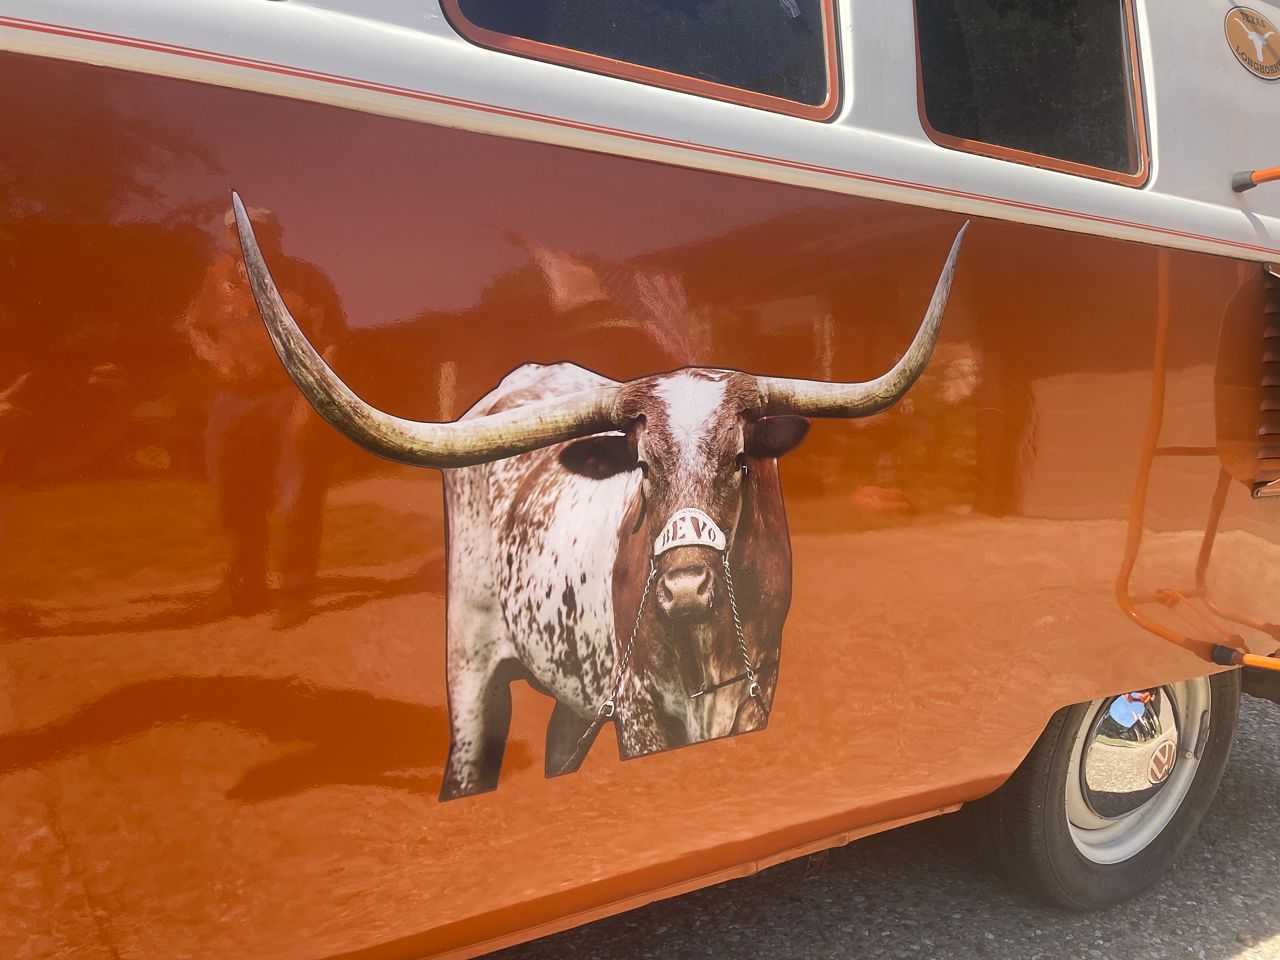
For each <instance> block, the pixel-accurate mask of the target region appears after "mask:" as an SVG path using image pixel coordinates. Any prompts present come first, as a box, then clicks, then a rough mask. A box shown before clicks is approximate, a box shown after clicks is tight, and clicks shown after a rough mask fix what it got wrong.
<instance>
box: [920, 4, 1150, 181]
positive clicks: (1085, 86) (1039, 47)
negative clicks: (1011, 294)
mask: <svg viewBox="0 0 1280 960" xmlns="http://www.w3.org/2000/svg"><path fill="white" fill-rule="evenodd" d="M916 28H917V32H918V35H919V45H920V80H921V85H922V94H923V96H922V100H923V104H922V105H923V108H924V119H925V120H926V121H927V123H926V126H927V127H930V128H932V129H931V130H930V133H931V134H932V135H934V139H936V140H938V141H939V142H941V143H943V144H945V145H947V146H953V147H959V148H961V149H972V150H974V151H975V152H982V153H994V154H996V155H998V156H1002V155H1003V156H1008V158H1009V159H1015V160H1023V161H1024V162H1036V160H1035V159H1034V157H1027V156H1023V157H1019V156H1014V155H1011V154H1005V153H1002V152H1000V151H995V150H983V149H981V146H982V145H990V146H994V147H1001V148H1007V150H1009V151H1019V152H1021V153H1023V154H1028V155H1036V156H1039V157H1044V158H1051V159H1053V160H1058V161H1062V162H1063V163H1064V164H1074V165H1079V166H1080V167H1085V168H1095V169H1098V170H1103V171H1113V172H1116V173H1119V174H1125V175H1131V176H1136V175H1138V174H1139V173H1140V172H1141V171H1142V170H1143V168H1144V166H1145V158H1144V152H1143V149H1142V145H1143V143H1144V140H1143V137H1144V131H1142V129H1141V123H1140V113H1139V110H1140V107H1141V104H1140V102H1139V101H1138V99H1137V91H1136V89H1135V82H1134V81H1135V72H1136V57H1135V55H1134V50H1133V35H1132V29H1133V21H1132V14H1131V11H1130V9H1129V2H1128V0H1034V2H1033V0H917V3H916ZM1041 165H1042V166H1054V164H1051V163H1043V164H1041ZM1060 168H1062V169H1066V167H1060ZM1075 172H1087V171H1083V170H1081V171H1075ZM1109 179H1112V178H1109Z"/></svg>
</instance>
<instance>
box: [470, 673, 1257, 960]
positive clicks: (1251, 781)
mask: <svg viewBox="0 0 1280 960" xmlns="http://www.w3.org/2000/svg"><path fill="white" fill-rule="evenodd" d="M803 873H804V864H803V863H787V864H783V865H781V866H778V867H775V868H773V869H771V870H766V871H764V872H763V873H761V874H758V875H757V876H754V877H750V878H747V879H745V880H735V881H731V882H729V883H724V884H720V885H719V886H716V887H711V888H708V889H706V890H701V891H698V892H696V893H692V894H689V895H687V896H683V897H677V898H675V899H672V900H665V901H662V902H661V903H656V904H652V905H650V906H648V907H645V908H643V909H640V910H636V911H632V912H631V913H626V914H622V915H621V916H617V917H612V918H609V919H607V920H602V921H600V922H598V923H594V924H591V925H589V926H586V927H580V928H578V929H576V930H571V931H568V932H566V933H562V934H558V935H556V936H552V937H547V938H545V939H543V940H538V941H535V942H533V943H530V944H525V945H524V946H521V947H516V948H513V949H510V950H507V951H504V952H502V953H499V954H495V955H494V956H495V957H498V958H501V960H544V958H546V960H550V958H556V960H566V958H584V960H585V958H601V960H605V958H608V960H633V958H636V960H638V958H649V957H658V958H685V957H716V958H733V960H750V958H769V960H774V958H793V957H794V958H806V960H808V958H824V957H840V958H858V960H876V958H901V957H906V958H928V957H936V958H956V960H961V958H963V960H968V958H973V957H980V958H999V960H1004V958H1008V960H1015V958H1016V960H1038V958H1039V960H1104V958H1106V960H1148V958H1165V957H1178V958H1180V957H1196V958H1201V960H1224V958H1228V957H1232V958H1240V960H1260V958H1268V960H1270V958H1280V909H1277V907H1278V906H1280V707H1276V706H1273V705H1272V704H1270V703H1267V702H1266V701H1261V700H1254V699H1252V698H1250V697H1245V698H1244V702H1243V704H1242V707H1241V712H1240V727H1239V730H1238V732H1237V736H1236V745H1235V750H1234V753H1233V754H1232V758H1231V763H1230V764H1229V766H1228V768H1227V773H1226V776H1225V778H1224V779H1223V782H1222V788H1221V790H1220V791H1219V793H1218V798H1217V801H1216V802H1215V804H1214V807H1213V809H1212V810H1210V812H1209V814H1208V816H1207V817H1206V818H1205V821H1204V823H1203V825H1202V826H1201V828H1200V831H1199V833H1198V835H1197V836H1196V837H1195V838H1194V839H1193V840H1192V842H1191V844H1190V845H1189V846H1188V848H1187V850H1186V852H1185V853H1184V854H1183V856H1182V858H1181V859H1180V860H1179V861H1178V863H1177V864H1176V865H1175V867H1174V869H1173V870H1172V871H1171V872H1170V873H1169V875H1168V876H1167V877H1166V878H1165V880H1164V881H1163V882H1162V883H1161V884H1159V885H1158V886H1157V887H1155V888H1154V889H1153V890H1151V891H1149V892H1148V893H1147V894H1145V895H1144V896H1142V897H1140V898H1138V899H1137V900H1134V901H1131V902H1130V903H1126V904H1122V905H1121V906H1118V907H1114V908H1112V909H1110V910H1106V911H1102V912H1099V913H1094V914H1086V915H1080V914H1069V913H1064V912H1061V911H1058V910H1054V909H1051V908H1047V907H1042V906H1039V905H1036V904H1034V903H1030V902H1028V901H1027V900H1026V899H1025V898H1023V897H1022V896H1021V895H1020V894H1019V893H1018V892H1017V891H1015V890H1012V889H1010V888H1009V887H1008V886H1006V885H1005V884H1003V883H1002V882H1001V881H999V880H997V879H996V878H994V877H992V876H991V875H989V874H988V873H987V872H986V871H985V870H984V868H983V867H982V866H981V864H980V863H979V862H978V861H977V858H976V857H975V856H974V855H973V854H972V852H971V851H970V849H969V847H968V845H967V843H966V840H965V837H964V835H963V822H962V821H961V820H959V818H956V817H943V818H941V819H938V820H934V821H930V822H927V823H923V824H919V825H916V826H913V827H908V828H905V829H903V830H898V831H893V832H890V833H887V834H882V835H880V836H876V837H871V838H868V839H866V840H862V841H859V842H857V843H854V844H851V845H850V846H848V847H844V848H842V849H839V850H833V851H832V852H831V854H830V857H829V859H828V861H827V866H826V871H825V872H824V873H823V874H822V875H821V876H820V877H818V878H816V879H811V880H804V879H803Z"/></svg>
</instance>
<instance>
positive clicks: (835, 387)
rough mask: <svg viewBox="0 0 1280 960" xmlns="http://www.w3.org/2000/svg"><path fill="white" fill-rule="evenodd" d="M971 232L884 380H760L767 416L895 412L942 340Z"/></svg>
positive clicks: (958, 237) (946, 267) (960, 235)
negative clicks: (958, 262) (958, 263)
mask: <svg viewBox="0 0 1280 960" xmlns="http://www.w3.org/2000/svg"><path fill="white" fill-rule="evenodd" d="M968 229H969V224H968V222H967V221H966V222H965V225H964V226H963V227H961V228H960V232H959V233H957V234H956V239H955V242H954V243H952V244H951V253H950V254H949V255H948V256H947V262H946V264H945V265H944V266H943V268H942V275H941V276H940V277H938V284H937V286H936V287H934V289H933V299H932V300H930V301H929V309H928V310H927V311H926V312H925V315H924V320H923V322H921V324H920V329H919V330H918V331H916V336H915V339H914V340H912V341H911V346H910V347H908V348H907V352H906V353H904V354H903V355H902V359H901V360H899V361H898V362H897V363H896V364H894V366H893V369H892V370H890V371H889V372H888V373H886V374H884V375H883V376H880V377H877V378H876V379H874V380H868V381H866V382H864V383H830V382H828V381H825V380H791V379H787V378H783V377H759V378H758V379H757V382H758V383H759V385H760V400H761V403H762V405H763V409H764V413H765V414H766V415H770V416H773V415H777V414H785V413H793V414H799V415H801V416H805V417H869V416H871V414H873V413H879V412H880V411H881V410H884V409H886V408H887V407H891V406H893V405H894V404H895V403H897V402H898V400H899V399H901V397H902V395H903V394H904V393H906V392H907V390H908V389H909V388H910V387H911V385H912V384H913V383H915V382H916V379H917V378H918V377H919V376H920V374H922V373H923V372H924V368H925V366H926V365H927V364H928V363H929V357H930V355H931V354H932V353H933V345H934V343H936V342H937V339H938V326H939V325H940V324H941V323H942V315H943V314H944V313H946V310H947V297H948V296H949V295H950V293H951V281H952V279H953V278H954V277H955V272H956V257H957V256H958V255H959V253H960V241H961V240H963V239H964V232H965V231H966V230H968Z"/></svg>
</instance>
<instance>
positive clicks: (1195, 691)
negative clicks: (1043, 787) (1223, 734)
mask: <svg viewBox="0 0 1280 960" xmlns="http://www.w3.org/2000/svg"><path fill="white" fill-rule="evenodd" d="M1208 727H1209V681H1208V679H1207V678H1204V677H1200V678H1197V679H1195V680H1187V681H1184V682H1182V683H1176V684H1171V685H1169V686H1165V687H1156V688H1153V689H1151V690H1136V691H1133V692H1131V693H1126V694H1123V695H1121V696H1118V697H1107V698H1105V699H1102V700H1095V701H1094V702H1093V704H1092V705H1091V706H1090V708H1089V710H1088V711H1087V712H1086V714H1085V719H1084V721H1083V722H1082V723H1081V725H1080V729H1079V731H1078V732H1077V734H1076V739H1075V744H1074V746H1073V748H1072V754H1071V765H1070V767H1069V768H1068V771H1067V790H1066V807H1067V823H1068V827H1069V829H1070V832H1071V839H1072V840H1073V841H1074V842H1075V845H1076V849H1077V850H1079V851H1080V853H1081V854H1082V855H1084V856H1085V857H1087V858H1088V859H1090V860H1092V861H1094V862H1095V863H1119V862H1121V861H1123V860H1128V859H1129V858H1130V857H1132V856H1134V855H1136V854H1137V853H1138V852H1139V851H1141V850H1142V849H1144V848H1145V847H1146V846H1147V845H1148V844H1149V843H1151V841H1153V840H1154V839H1155V838H1156V837H1158V836H1159V835H1160V833H1161V832H1162V831H1163V830H1164V828H1165V827H1166V826H1168V824H1169V821H1170V820H1172V819H1173V816H1174V814H1176V813H1177V811H1178V808H1179V807H1180V806H1181V805H1182V801H1183V799H1184V798H1185V797H1186V795H1187V791H1188V790H1189V789H1190V788H1191V782H1192V781H1193V780H1194V779H1195V775H1196V769H1197V768H1198V767H1199V764H1200V753H1201V751H1202V750H1203V748H1204V740H1205V737H1206V736H1207V733H1208Z"/></svg>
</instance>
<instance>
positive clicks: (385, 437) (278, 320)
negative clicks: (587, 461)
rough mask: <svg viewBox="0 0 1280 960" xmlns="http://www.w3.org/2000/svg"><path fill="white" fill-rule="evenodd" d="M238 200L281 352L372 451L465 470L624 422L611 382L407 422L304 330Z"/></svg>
mask: <svg viewBox="0 0 1280 960" xmlns="http://www.w3.org/2000/svg"><path fill="white" fill-rule="evenodd" d="M231 203H232V206H233V207H234V209H235V215H236V228H237V229H238V231H239V233H240V247H241V250H242V251H243V253H244V262H245V266H246V267H247V268H248V271H249V283H250V285H251V286H252V288H253V298H254V300H255V301H257V304H258V312H259V313H260V314H261V315H262V320H263V322H264V323H265V324H266V325H267V332H268V333H269V334H270V335H271V342H272V343H274V344H275V348H276V353H278V354H279V355H280V359H281V360H282V361H283V362H284V366H285V369H286V370H288V371H289V375H290V376H291V377H293V382H294V383H296V384H297V385H298V389H299V390H301V391H302V393H303V395H304V396H306V398H307V399H308V400H310V401H311V405H312V406H313V407H315V408H316V411H317V412H318V413H319V414H320V415H321V416H322V417H324V418H325V419H326V420H328V421H329V422H330V423H331V424H333V425H334V426H335V427H337V428H338V429H339V430H341V431H342V432H343V433H345V434H346V435H347V436H348V437H350V438H351V439H352V440H354V441H355V442H356V443H358V444H360V446H362V447H364V448H365V449H366V450H368V451H370V452H371V453H376V454H378V455H379V456H382V457H386V458H387V459H388V460H395V461H397V462H399V463H408V464H414V465H417V466H424V467H466V466H471V465H473V464H477V463H488V462H490V461H492V460H501V459H502V458H504V457H512V456H515V455H516V454H519V453H527V452H528V451H530V450H536V449H538V448H539V447H546V446H550V445H551V444H553V443H560V442H562V441H564V440H572V439H573V438H575V437H582V436H586V435H588V434H592V433H600V432H602V431H605V430H615V429H617V427H618V426H619V423H620V421H619V418H618V416H617V414H616V412H615V410H614V401H615V400H616V397H617V389H616V388H612V387H606V388H602V389H599V390H585V391H582V392H580V393H574V394H571V395H569V396H567V397H564V398H562V399H557V400H547V401H543V402H541V403H532V404H529V405H528V406H524V407H519V408H517V409H514V410H507V411H503V412H502V413H495V414H491V415H489V416H487V417H477V418H476V419H474V420H459V421H454V422H452V423H423V422H420V421H417V420H405V419H402V418H401V417H395V416H392V415H391V414H389V413H384V412H382V411H381V410H379V409H377V408H376V407H372V406H370V405H369V404H367V403H365V402H364V401H363V400H361V399H360V398H359V397H358V396H356V394H355V393H354V392H353V391H352V390H351V388H350V387H348V386H347V385H346V384H345V383H343V382H342V380H341V379H340V378H339V377H338V375H337V374H336V373H334V372H333V370H331V369H330V367H329V365H328V364H327V363H325V361H324V358H323V357H321V356H320V354H319V353H317V352H316V349H315V347H313V346H312V345H311V344H310V342H308V340H307V338H306V336H305V335H304V334H303V332H302V331H301V330H299V329H298V324H297V323H296V322H295V321H294V319H293V317H292V316H291V315H290V313H289V308H288V307H286V306H285V305H284V300H283V299H281V297H280V291H279V290H278V289H276V285H275V281H273V280H272V279H271V273H270V271H268V270H267V265H266V263H265V262H264V261H263V259H262V251H261V250H260V249H258V241H257V239H256V238H255V237H254V234H253V226H252V224H251V223H250V222H249V216H248V214H247V213H245V209H244V204H243V203H241V202H240V197H239V196H238V195H237V194H236V193H234V192H232V194H231Z"/></svg>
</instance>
